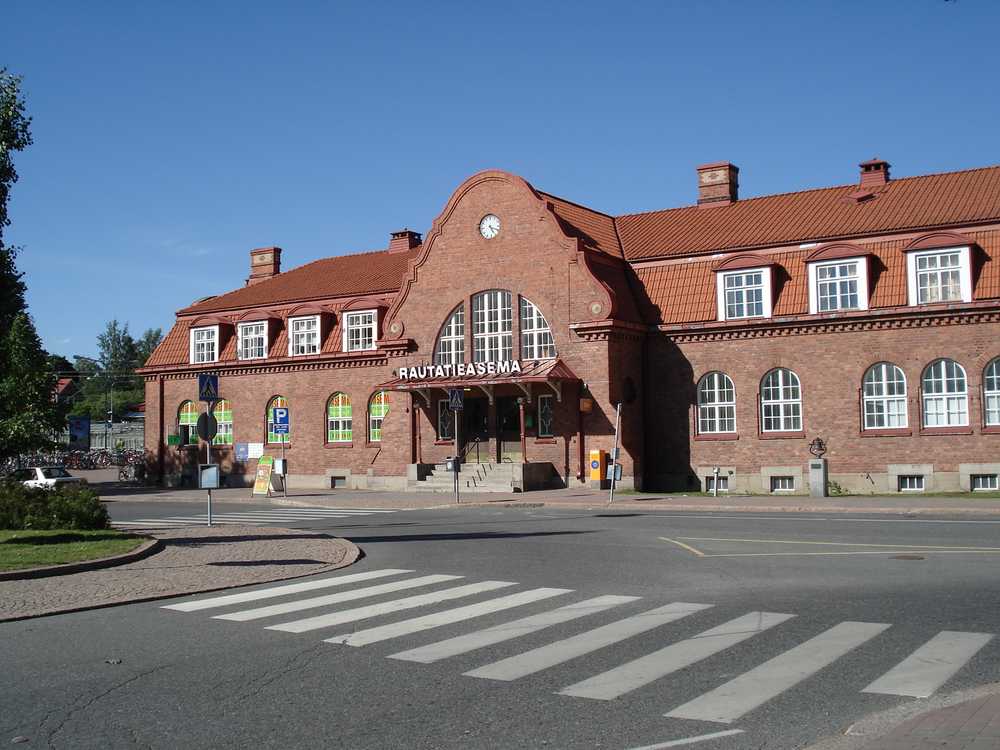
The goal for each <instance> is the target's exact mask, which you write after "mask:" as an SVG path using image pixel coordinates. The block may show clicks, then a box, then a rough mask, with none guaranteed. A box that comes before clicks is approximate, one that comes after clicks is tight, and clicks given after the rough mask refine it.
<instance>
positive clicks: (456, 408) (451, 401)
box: [448, 388, 465, 503]
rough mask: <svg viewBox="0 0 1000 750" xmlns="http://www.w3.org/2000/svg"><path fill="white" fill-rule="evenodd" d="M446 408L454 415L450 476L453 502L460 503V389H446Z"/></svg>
mask: <svg viewBox="0 0 1000 750" xmlns="http://www.w3.org/2000/svg"><path fill="white" fill-rule="evenodd" d="M448 408H449V409H451V413H452V414H454V415H455V458H454V459H453V460H454V464H453V465H452V474H453V475H454V476H453V481H454V486H455V502H456V503H460V502H462V493H461V490H460V485H461V479H462V475H461V472H462V447H461V446H462V423H461V420H460V419H459V412H460V411H462V410H463V409H464V408H465V392H464V391H463V390H462V389H461V388H449V389H448Z"/></svg>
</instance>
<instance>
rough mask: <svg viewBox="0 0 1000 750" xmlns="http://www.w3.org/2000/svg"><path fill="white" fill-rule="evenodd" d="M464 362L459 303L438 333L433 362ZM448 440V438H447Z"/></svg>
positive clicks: (439, 363) (461, 306)
mask: <svg viewBox="0 0 1000 750" xmlns="http://www.w3.org/2000/svg"><path fill="white" fill-rule="evenodd" d="M464 362H465V305H459V306H458V307H456V308H455V309H454V311H452V313H451V315H449V316H448V320H446V321H445V324H444V325H443V326H442V327H441V333H440V334H438V340H437V346H436V347H435V348H434V364H436V365H457V364H459V363H464ZM448 439H449V440H450V438H448Z"/></svg>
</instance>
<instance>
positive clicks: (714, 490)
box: [712, 466, 719, 497]
mask: <svg viewBox="0 0 1000 750" xmlns="http://www.w3.org/2000/svg"><path fill="white" fill-rule="evenodd" d="M712 474H714V475H715V478H714V480H713V482H712V497H718V496H719V467H718V466H716V467H715V468H714V469H712Z"/></svg>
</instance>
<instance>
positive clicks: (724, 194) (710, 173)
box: [698, 161, 740, 208]
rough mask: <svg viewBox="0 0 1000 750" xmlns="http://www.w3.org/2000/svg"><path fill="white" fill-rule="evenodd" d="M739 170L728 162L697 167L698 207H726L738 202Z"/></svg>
mask: <svg viewBox="0 0 1000 750" xmlns="http://www.w3.org/2000/svg"><path fill="white" fill-rule="evenodd" d="M739 178H740V168H739V167H737V166H736V165H735V164H730V163H729V162H728V161H717V162H714V163H713V164H702V165H701V166H700V167H698V207H699V208H715V207H716V206H728V205H729V204H731V203H735V202H736V201H737V200H739V192H740V179H739Z"/></svg>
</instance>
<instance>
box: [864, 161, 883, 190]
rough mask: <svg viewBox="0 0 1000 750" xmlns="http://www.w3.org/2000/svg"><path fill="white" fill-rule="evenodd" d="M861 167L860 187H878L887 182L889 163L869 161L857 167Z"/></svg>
mask: <svg viewBox="0 0 1000 750" xmlns="http://www.w3.org/2000/svg"><path fill="white" fill-rule="evenodd" d="M858 166H859V167H861V187H878V186H879V185H884V184H885V183H887V182H888V181H889V162H887V161H885V160H883V159H879V158H878V157H876V158H874V159H869V160H868V161H863V162H861V163H860V164H859V165H858Z"/></svg>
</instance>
